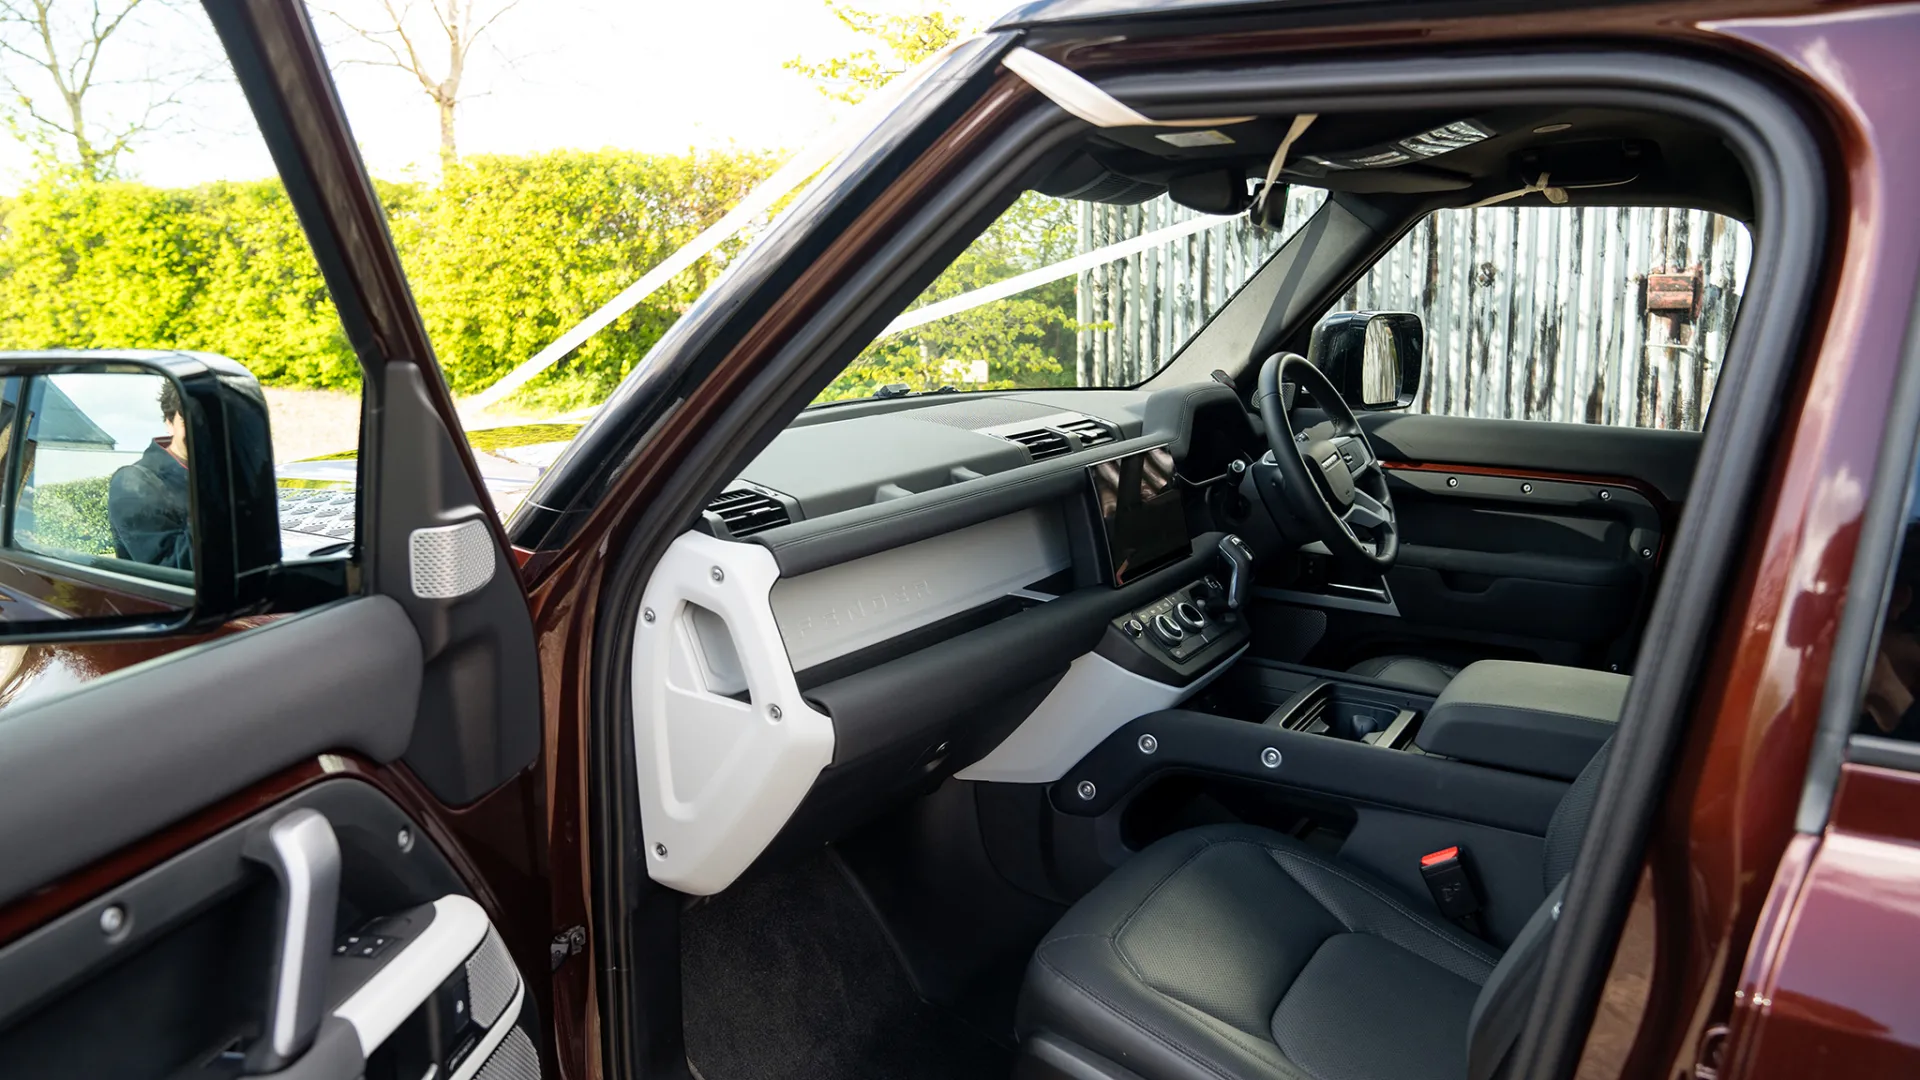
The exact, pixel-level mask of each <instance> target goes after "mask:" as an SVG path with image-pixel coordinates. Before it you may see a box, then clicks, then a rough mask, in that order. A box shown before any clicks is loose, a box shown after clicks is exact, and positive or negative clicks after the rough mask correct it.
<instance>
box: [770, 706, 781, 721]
mask: <svg viewBox="0 0 1920 1080" xmlns="http://www.w3.org/2000/svg"><path fill="white" fill-rule="evenodd" d="M780 715H781V714H780V706H778V705H769V706H767V719H769V720H771V721H773V722H774V723H776V724H777V723H779V722H780Z"/></svg>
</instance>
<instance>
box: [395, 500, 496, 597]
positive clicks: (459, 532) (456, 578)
mask: <svg viewBox="0 0 1920 1080" xmlns="http://www.w3.org/2000/svg"><path fill="white" fill-rule="evenodd" d="M410 554H411V555H412V559H411V563H412V568H413V595H415V596H418V597H419V598H421V599H422V600H451V599H453V598H454V597H456V596H465V595H467V594H468V593H470V592H472V591H474V590H475V589H478V588H479V587H480V586H482V585H485V584H486V583H487V582H489V581H491V580H493V561H494V551H493V537H491V536H489V535H487V525H486V522H484V521H481V520H480V519H479V518H474V519H473V520H471V521H463V522H461V523H460V524H458V525H442V526H438V527H436V528H431V529H415V530H413V536H412V538H411V545H410Z"/></svg>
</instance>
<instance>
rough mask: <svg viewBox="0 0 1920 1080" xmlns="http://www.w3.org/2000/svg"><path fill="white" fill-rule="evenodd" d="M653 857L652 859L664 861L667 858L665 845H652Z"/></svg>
mask: <svg viewBox="0 0 1920 1080" xmlns="http://www.w3.org/2000/svg"><path fill="white" fill-rule="evenodd" d="M653 857H654V858H656V859H664V858H666V857H667V845H665V844H655V845H653Z"/></svg>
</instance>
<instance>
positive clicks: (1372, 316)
mask: <svg viewBox="0 0 1920 1080" xmlns="http://www.w3.org/2000/svg"><path fill="white" fill-rule="evenodd" d="M1425 349H1426V333H1425V330H1424V329H1423V328H1422V326H1421V323H1420V316H1418V315H1415V314H1413V313H1412V312H1407V311H1339V312H1335V313H1333V314H1331V315H1328V316H1327V317H1326V318H1324V319H1322V320H1321V321H1320V325H1318V326H1316V327H1314V328H1313V339H1312V343H1311V344H1310V345H1309V346H1308V349H1307V359H1308V360H1311V361H1312V362H1313V364H1314V366H1316V367H1318V368H1319V369H1320V370H1321V371H1324V372H1326V374H1327V377H1328V378H1329V379H1330V380H1332V382H1333V385H1334V386H1336V387H1338V388H1339V390H1340V396H1341V397H1342V398H1344V399H1345V400H1346V402H1347V404H1348V406H1350V407H1351V408H1354V409H1360V410H1368V409H1372V410H1379V409H1404V408H1406V407H1407V406H1409V405H1411V404H1413V401H1414V399H1415V398H1416V397H1418V396H1419V393H1420V374H1421V363H1422V358H1423V356H1424V354H1425Z"/></svg>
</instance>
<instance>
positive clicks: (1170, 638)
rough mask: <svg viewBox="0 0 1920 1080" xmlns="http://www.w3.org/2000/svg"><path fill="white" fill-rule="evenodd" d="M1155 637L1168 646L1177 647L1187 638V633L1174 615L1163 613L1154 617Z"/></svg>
mask: <svg viewBox="0 0 1920 1080" xmlns="http://www.w3.org/2000/svg"><path fill="white" fill-rule="evenodd" d="M1153 636H1154V637H1157V638H1159V639H1160V640H1161V641H1163V642H1165V643H1167V644H1168V645H1175V644H1178V643H1179V642H1180V640H1181V639H1182V638H1184V637H1186V636H1187V632H1186V631H1185V630H1184V629H1182V628H1181V626H1180V624H1179V623H1178V622H1176V621H1175V620H1174V617H1173V616H1172V615H1169V614H1167V613H1166V612H1164V611H1163V612H1161V613H1160V614H1158V615H1156V616H1154V619H1153Z"/></svg>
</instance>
